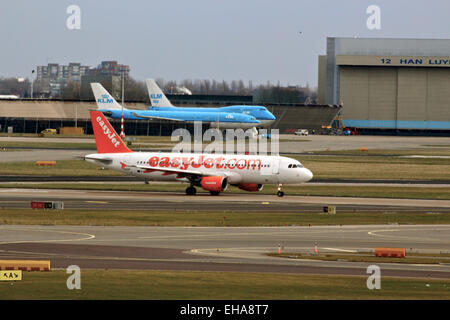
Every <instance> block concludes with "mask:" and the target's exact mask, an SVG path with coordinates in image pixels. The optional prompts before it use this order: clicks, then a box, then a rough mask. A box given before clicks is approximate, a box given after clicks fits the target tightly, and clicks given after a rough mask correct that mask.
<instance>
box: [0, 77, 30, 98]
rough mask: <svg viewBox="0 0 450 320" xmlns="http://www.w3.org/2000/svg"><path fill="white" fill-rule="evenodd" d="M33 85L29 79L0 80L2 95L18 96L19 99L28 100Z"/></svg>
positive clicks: (0, 92) (0, 93)
mask: <svg viewBox="0 0 450 320" xmlns="http://www.w3.org/2000/svg"><path fill="white" fill-rule="evenodd" d="M30 93H31V85H30V81H29V80H28V79H18V78H0V95H16V96H18V97H19V98H22V97H23V98H28V97H29V96H30Z"/></svg>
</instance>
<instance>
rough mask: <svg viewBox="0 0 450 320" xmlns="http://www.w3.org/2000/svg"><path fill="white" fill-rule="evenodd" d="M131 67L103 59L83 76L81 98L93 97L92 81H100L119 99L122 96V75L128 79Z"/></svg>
mask: <svg viewBox="0 0 450 320" xmlns="http://www.w3.org/2000/svg"><path fill="white" fill-rule="evenodd" d="M129 74H130V67H129V66H128V65H124V64H118V63H117V61H102V62H101V63H100V64H99V65H98V66H97V68H93V69H89V71H88V72H87V74H86V75H84V76H82V78H81V99H93V98H94V95H93V94H92V90H91V87H90V84H91V82H100V83H101V84H102V85H103V87H105V89H106V90H108V91H109V92H110V93H111V94H112V95H113V96H114V97H116V98H117V99H120V98H121V87H122V76H123V77H124V78H125V79H127V78H128V77H129Z"/></svg>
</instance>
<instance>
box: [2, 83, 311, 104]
mask: <svg viewBox="0 0 450 320" xmlns="http://www.w3.org/2000/svg"><path fill="white" fill-rule="evenodd" d="M156 82H157V84H158V86H159V87H160V88H161V89H162V90H163V92H164V93H165V94H194V95H251V96H253V100H254V102H258V103H308V104H310V103H315V102H316V100H317V92H316V90H315V89H311V88H310V87H309V86H308V85H307V86H304V87H302V86H288V87H282V86H280V84H279V83H277V84H272V83H270V82H269V81H268V82H267V83H266V84H259V85H256V86H254V85H253V83H252V81H248V82H247V83H245V82H244V81H243V80H233V81H231V82H228V81H225V80H222V81H217V80H192V79H186V80H183V81H179V82H177V81H173V80H170V81H165V80H163V79H156ZM111 86H112V84H111V83H109V84H106V83H105V84H104V87H105V88H106V90H108V91H110V92H111V93H112V94H113V95H114V96H115V98H116V99H117V100H118V101H120V100H121V98H122V97H121V95H122V88H121V84H119V83H117V84H115V87H114V88H112V87H111ZM46 87H47V88H46ZM30 89H31V85H30V81H29V80H28V79H23V80H22V81H18V79H17V78H0V94H8V95H9V94H14V95H18V96H19V97H21V98H28V97H30V91H31V90H30ZM33 91H34V95H33V96H34V97H46V96H45V95H42V94H41V95H40V93H41V92H45V91H48V84H45V83H41V81H37V80H36V81H34V83H33ZM124 91H125V94H124V96H125V100H127V101H142V102H149V97H148V93H147V86H146V84H145V81H139V80H135V79H133V78H131V77H128V78H127V79H126V80H125V85H124ZM47 97H48V96H47ZM52 97H53V98H58V99H63V100H79V99H86V98H88V99H91V98H92V97H93V95H92V92H91V89H90V86H88V85H83V86H82V85H81V83H80V82H79V81H69V82H67V83H66V85H65V86H64V88H63V89H62V91H61V94H60V96H52Z"/></svg>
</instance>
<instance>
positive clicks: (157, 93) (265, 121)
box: [146, 79, 276, 127]
mask: <svg viewBox="0 0 450 320" xmlns="http://www.w3.org/2000/svg"><path fill="white" fill-rule="evenodd" d="M146 83H147V90H148V94H149V96H150V103H151V105H152V106H151V107H149V108H148V110H155V111H190V112H233V113H241V114H248V115H250V116H253V117H255V118H256V120H259V121H260V122H261V123H260V124H259V125H257V126H256V127H265V126H269V125H270V124H272V123H273V122H274V121H275V120H276V118H275V116H274V115H273V114H272V113H271V112H270V111H269V110H267V108H266V107H264V106H245V105H236V106H228V107H220V108H199V107H175V106H174V105H172V103H171V102H170V101H169V99H167V97H166V96H165V95H164V93H163V92H162V90H161V89H160V88H159V87H158V85H157V84H156V81H155V80H154V79H147V81H146Z"/></svg>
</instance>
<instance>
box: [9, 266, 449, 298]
mask: <svg viewBox="0 0 450 320" xmlns="http://www.w3.org/2000/svg"><path fill="white" fill-rule="evenodd" d="M68 277H69V275H68V274H66V272H65V270H61V271H50V272H24V273H23V280H22V281H18V282H15V283H13V284H10V283H0V299H8V300H16V299H39V300H47V299H52V300H54V299H61V300H66V299H70V300H83V299H84V300H89V299H107V300H113V299H115V300H119V299H130V300H141V299H152V300H175V299H180V300H191V299H195V300H209V299H219V300H231V299H239V300H266V299H272V300H277V299H284V300H311V299H333V300H335V299H347V300H348V299H351V300H353V299H358V300H359V299H365V300H367V299H370V300H372V299H421V300H422V299H423V300H428V299H430V300H434V299H437V300H442V299H449V298H450V291H449V289H450V280H429V279H401V278H392V277H382V283H381V290H369V289H367V286H366V281H367V278H366V277H359V276H341V275H338V276H328V275H294V274H271V273H242V272H204V271H202V272H196V271H133V270H84V269H82V270H81V289H80V290H68V289H67V286H66V281H67V278H68Z"/></svg>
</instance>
